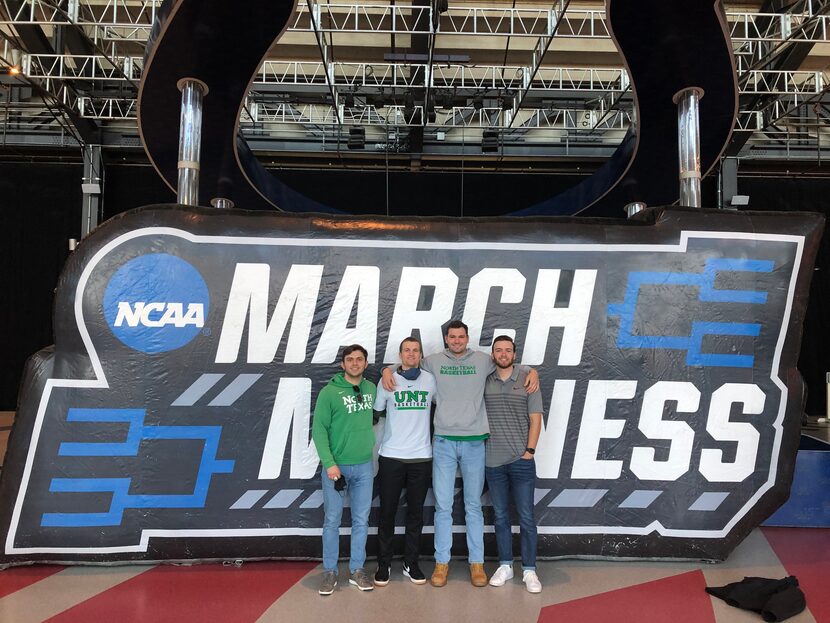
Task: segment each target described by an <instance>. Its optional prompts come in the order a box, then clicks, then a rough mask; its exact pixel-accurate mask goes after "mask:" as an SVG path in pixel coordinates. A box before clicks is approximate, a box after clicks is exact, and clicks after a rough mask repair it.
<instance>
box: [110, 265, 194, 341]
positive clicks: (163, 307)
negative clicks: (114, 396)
mask: <svg viewBox="0 0 830 623" xmlns="http://www.w3.org/2000/svg"><path fill="white" fill-rule="evenodd" d="M208 307H209V295H208V289H207V285H206V284H205V280H204V279H202V276H201V275H200V274H199V271H197V270H196V269H195V268H193V266H191V265H190V264H188V263H187V262H185V261H184V260H183V259H181V258H179V257H176V256H174V255H169V254H167V253H153V254H151V255H142V256H140V257H137V258H135V259H132V260H130V261H129V262H127V263H126V264H124V265H123V266H122V267H121V268H119V269H118V270H117V271H116V272H115V274H114V275H113V276H112V277H111V278H110V281H109V283H108V284H107V289H106V291H105V292H104V317H105V318H106V320H107V324H108V325H109V327H110V329H111V330H112V332H113V334H114V335H115V337H117V338H118V339H119V340H121V341H122V342H123V343H124V344H126V345H127V346H129V347H130V348H134V349H135V350H138V351H141V352H144V353H164V352H167V351H170V350H175V349H176V348H181V347H182V346H184V345H185V344H187V343H188V342H190V341H191V340H192V339H193V338H194V337H196V336H197V335H198V334H199V332H200V331H201V330H202V328H203V327H204V326H205V318H206V317H207V314H208Z"/></svg>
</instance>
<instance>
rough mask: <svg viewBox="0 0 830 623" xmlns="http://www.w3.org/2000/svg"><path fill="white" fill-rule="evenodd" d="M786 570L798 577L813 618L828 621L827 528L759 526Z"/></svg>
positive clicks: (829, 538) (829, 562)
mask: <svg viewBox="0 0 830 623" xmlns="http://www.w3.org/2000/svg"><path fill="white" fill-rule="evenodd" d="M761 530H762V532H763V533H764V536H765V537H766V538H767V541H768V542H769V544H770V546H771V547H772V550H773V551H774V552H775V555H776V556H778V559H779V560H780V561H781V564H783V565H784V568H785V569H786V570H787V573H789V574H790V575H794V576H795V577H797V578H798V584H799V586H800V587H801V590H802V591H804V596H805V597H806V598H807V609H808V610H809V611H810V612H812V613H813V617H815V619H816V621H830V589H828V586H827V582H828V579H829V578H830V529H827V528H761Z"/></svg>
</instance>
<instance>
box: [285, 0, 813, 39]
mask: <svg viewBox="0 0 830 623" xmlns="http://www.w3.org/2000/svg"><path fill="white" fill-rule="evenodd" d="M803 4H804V7H802V8H803V12H801V13H792V12H791V13H787V14H780V13H753V12H743V11H727V12H726V19H727V23H728V27H729V31H730V35H731V37H732V39H733V41H736V42H739V43H745V42H776V41H784V40H786V39H787V38H788V37H790V36H792V35H793V34H794V33H795V36H797V37H798V38H799V39H800V40H804V41H827V28H826V24H827V22H826V19H827V18H826V17H825V16H816V15H815V14H814V10H813V8H812V7H813V3H812V2H805V3H803ZM316 6H318V7H319V10H320V15H321V18H322V19H321V26H320V28H321V30H323V31H324V32H332V33H336V32H340V33H351V34H402V35H403V34H410V35H411V34H419V33H420V34H426V33H428V32H430V27H429V26H428V24H431V23H432V19H431V18H432V9H431V7H420V6H401V5H388V4H373V3H368V2H367V3H360V4H355V3H347V2H325V1H322V2H318V3H316ZM424 15H427V16H429V17H430V19H429V20H424V19H422V18H423V17H424ZM815 18H817V19H815ZM310 22H311V19H310V16H309V13H308V10H307V9H306V7H302V6H301V7H299V11H298V12H297V14H296V15H295V16H294V18H293V20H292V22H291V23H290V25H289V28H288V30H289V31H293V32H306V31H309V30H311V29H312V28H311V25H310ZM808 22H809V23H810V24H811V27H810V28H803V26H804V24H805V23H808ZM419 24H420V25H419ZM557 26H558V31H557ZM555 31H556V32H557V37H562V38H567V39H573V38H577V39H598V38H599V39H607V38H609V37H610V33H609V32H608V27H607V25H606V21H605V11H603V10H599V9H578V8H570V9H568V11H567V13H566V14H565V15H561V11H560V10H559V7H553V8H550V9H547V8H510V7H487V6H482V7H464V6H461V7H451V8H450V9H449V10H448V11H447V12H445V13H442V14H440V15H439V17H438V27H437V32H438V33H439V34H441V35H474V36H502V37H536V38H538V37H546V36H550V35H552V34H553V33H554V32H555Z"/></svg>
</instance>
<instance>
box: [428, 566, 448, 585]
mask: <svg viewBox="0 0 830 623" xmlns="http://www.w3.org/2000/svg"><path fill="white" fill-rule="evenodd" d="M449 572H450V566H449V565H448V564H446V563H443V562H436V563H435V571H433V572H432V577H431V578H430V579H429V583H430V584H432V585H433V586H435V587H441V586H446V585H447V575H449Z"/></svg>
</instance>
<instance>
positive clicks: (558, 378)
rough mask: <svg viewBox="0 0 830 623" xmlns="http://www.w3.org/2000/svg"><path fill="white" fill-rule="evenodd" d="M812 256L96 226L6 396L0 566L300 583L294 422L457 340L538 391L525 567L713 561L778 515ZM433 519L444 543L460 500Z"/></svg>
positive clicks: (309, 528)
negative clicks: (198, 571)
mask: <svg viewBox="0 0 830 623" xmlns="http://www.w3.org/2000/svg"><path fill="white" fill-rule="evenodd" d="M821 229H822V219H821V217H820V216H817V215H813V214H804V213H795V214H786V215H785V214H769V213H764V214H762V213H729V212H712V211H706V210H688V209H665V210H653V211H650V212H649V213H648V214H647V215H646V216H645V218H643V220H641V221H640V222H621V221H596V220H595V221H590V220H579V219H535V220H518V219H493V220H462V221H457V220H426V219H411V220H402V219H378V220H368V219H356V218H341V217H323V216H287V215H278V214H262V213H245V212H238V211H215V210H204V209H189V210H185V209H183V208H180V207H152V208H146V209H142V210H138V211H135V212H132V213H130V214H127V215H125V216H123V217H120V218H117V219H114V220H112V221H110V222H108V223H107V224H105V225H104V226H102V227H101V228H100V229H99V230H98V231H96V232H95V233H94V234H93V235H92V236H90V237H89V238H88V239H87V240H86V241H85V242H84V244H83V245H82V246H81V247H80V249H79V250H78V251H76V252H75V253H74V254H73V256H72V258H71V259H70V261H69V263H68V264H67V267H66V269H65V271H64V274H63V276H62V277H61V280H60V284H59V287H58V290H57V298H56V304H55V333H56V335H55V337H56V344H55V349H54V351H53V352H44V353H39V354H38V355H37V356H36V357H34V358H33V359H32V360H31V361H30V363H29V366H28V368H27V371H26V375H25V380H24V386H23V390H22V396H21V403H20V409H19V412H18V417H17V421H16V424H15V430H14V432H13V435H12V440H11V447H10V449H9V453H8V457H7V461H6V465H5V468H4V469H3V474H2V477H3V479H2V483H0V504H2V508H0V511H1V512H2V515H0V521H2V524H0V525H2V529H3V531H4V536H3V550H2V558H0V562H3V563H5V564H13V563H15V562H22V561H28V560H60V561H106V560H172V559H186V558H223V557H233V558H255V557H314V556H319V555H320V548H321V543H320V538H319V535H320V533H321V526H322V519H323V512H322V495H321V491H320V476H319V470H320V465H319V460H318V457H317V454H316V452H315V449H314V446H313V444H312V443H311V441H310V422H311V412H312V411H313V404H314V400H315V397H316V395H317V393H318V392H319V391H320V389H321V388H322V387H323V386H324V384H325V383H326V382H327V381H328V379H329V378H330V377H331V376H332V375H333V374H334V373H335V372H337V371H338V370H339V368H338V361H337V359H338V352H339V351H340V349H341V347H342V346H343V345H346V344H351V343H354V342H358V343H360V344H363V345H364V346H365V347H366V348H367V349H368V351H369V359H370V362H371V364H372V365H371V367H370V369H369V371H368V373H367V375H368V376H369V377H370V378H372V379H377V377H378V374H379V371H380V368H381V367H382V365H384V364H389V363H392V362H395V361H397V350H398V344H399V343H400V341H401V339H402V338H404V337H406V336H409V335H411V334H413V333H415V334H419V335H420V337H421V338H422V340H423V343H424V348H425V351H426V352H427V353H431V352H435V351H437V350H439V349H441V348H442V347H443V339H442V325H444V324H445V323H446V322H447V321H449V320H450V319H453V318H462V319H463V320H464V322H466V323H467V324H468V325H469V326H470V343H471V346H472V347H473V348H481V349H485V350H489V346H490V344H491V341H492V339H493V337H494V335H498V334H501V333H507V334H510V335H513V336H515V339H516V344H517V348H518V352H519V355H520V360H521V362H522V363H524V364H526V365H529V366H533V367H535V368H536V369H537V370H538V371H539V374H540V376H541V383H542V391H543V395H544V406H545V416H544V424H545V426H544V430H543V432H542V436H541V439H540V441H539V444H538V451H537V453H536V468H537V473H538V477H539V478H538V482H537V486H536V517H537V520H538V524H539V532H540V535H541V539H540V554H541V555H543V556H566V555H591V556H643V557H682V558H705V559H721V558H724V557H725V556H726V555H727V554H728V553H729V552H730V551H731V550H732V548H734V547H735V545H736V544H737V543H739V542H740V540H741V539H742V538H743V537H744V536H746V534H747V533H748V532H749V531H750V530H751V529H752V528H754V527H755V526H757V525H758V524H759V523H760V522H761V521H762V520H763V519H764V518H765V517H767V516H768V515H769V514H770V513H771V512H772V511H774V510H775V509H776V508H777V507H778V506H779V505H780V504H781V503H782V502H783V501H784V500H786V498H787V496H788V494H789V485H790V481H791V476H792V465H793V461H794V457H795V451H796V445H797V440H798V436H799V420H800V415H801V401H802V385H801V382H800V380H799V379H800V377H799V375H798V373H797V372H796V371H795V368H794V366H795V363H796V359H797V355H798V347H799V342H800V338H801V322H802V318H803V315H804V309H805V305H806V297H807V291H808V286H809V279H810V275H811V269H812V266H813V261H814V257H815V252H816V247H817V241H818V239H819V236H820V234H821ZM431 499H432V498H431V496H429V497H428V508H427V510H426V514H427V517H426V519H427V524H428V526H427V528H426V533H427V534H428V535H429V534H430V533H431V530H432V528H431V521H432V512H433V509H432V504H431ZM484 504H485V512H486V513H491V509H488V502H487V495H486V494H485V497H484ZM346 515H347V517H346V521H345V522H344V525H348V512H347V513H346ZM400 519H401V522H402V520H403V517H402V516H401V517H400ZM455 520H456V521H455V522H456V528H455V530H456V532H457V533H458V534H457V536H458V538H459V540H463V531H464V527H463V509H462V508H461V495H460V494H459V496H458V499H457V505H456V513H455ZM374 523H375V514H374V512H373V515H372V524H373V525H374ZM488 530H491V529H490V528H488ZM343 533H344V534H347V533H348V529H346V528H344V531H343ZM489 538H490V537H488V539H489ZM428 539H429V537H427V538H426V539H425V543H424V553H425V554H426V553H428V552H429V551H430V549H431V548H430V544H429V543H428V542H427V540H428ZM489 545H490V546H492V545H493V543H490V544H489ZM372 547H374V544H373V543H372V540H371V539H370V549H371V548H372ZM459 551H461V550H460V548H459Z"/></svg>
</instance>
